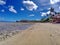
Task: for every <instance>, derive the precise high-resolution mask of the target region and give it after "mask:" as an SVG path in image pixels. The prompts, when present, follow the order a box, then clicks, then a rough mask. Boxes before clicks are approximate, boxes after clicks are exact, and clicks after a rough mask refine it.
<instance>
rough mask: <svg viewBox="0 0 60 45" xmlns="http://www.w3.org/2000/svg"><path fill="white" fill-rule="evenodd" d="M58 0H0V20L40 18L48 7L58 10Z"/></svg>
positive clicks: (59, 7)
mask: <svg viewBox="0 0 60 45" xmlns="http://www.w3.org/2000/svg"><path fill="white" fill-rule="evenodd" d="M59 4H60V0H0V21H16V20H40V19H41V18H42V17H45V16H46V14H49V13H50V11H49V9H50V7H54V9H55V11H57V12H59V11H60V5H59Z"/></svg>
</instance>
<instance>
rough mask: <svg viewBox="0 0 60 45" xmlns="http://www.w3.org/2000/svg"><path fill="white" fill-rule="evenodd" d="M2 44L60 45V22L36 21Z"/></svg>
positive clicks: (0, 43) (0, 44) (1, 43)
mask: <svg viewBox="0 0 60 45" xmlns="http://www.w3.org/2000/svg"><path fill="white" fill-rule="evenodd" d="M0 45H60V24H52V23H35V24H34V25H33V26H31V27H30V28H28V29H26V30H23V31H22V32H21V33H18V34H16V35H14V36H13V37H11V38H8V39H7V40H5V41H2V42H0Z"/></svg>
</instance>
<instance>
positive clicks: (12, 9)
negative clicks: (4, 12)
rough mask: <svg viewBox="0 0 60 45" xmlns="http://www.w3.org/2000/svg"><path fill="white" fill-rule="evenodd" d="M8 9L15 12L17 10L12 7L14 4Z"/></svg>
mask: <svg viewBox="0 0 60 45" xmlns="http://www.w3.org/2000/svg"><path fill="white" fill-rule="evenodd" d="M9 11H11V12H13V13H17V11H16V10H15V9H14V6H10V8H9Z"/></svg>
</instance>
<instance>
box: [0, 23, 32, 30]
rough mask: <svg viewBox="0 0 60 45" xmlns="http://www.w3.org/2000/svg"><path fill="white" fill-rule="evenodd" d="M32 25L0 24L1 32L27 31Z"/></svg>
mask: <svg viewBox="0 0 60 45" xmlns="http://www.w3.org/2000/svg"><path fill="white" fill-rule="evenodd" d="M31 25H32V24H31V23H14V22H0V31H4V30H25V29H27V28H29V27H30V26H31Z"/></svg>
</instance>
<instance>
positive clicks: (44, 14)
mask: <svg viewBox="0 0 60 45" xmlns="http://www.w3.org/2000/svg"><path fill="white" fill-rule="evenodd" d="M41 13H42V14H41V16H47V14H50V11H47V12H41Z"/></svg>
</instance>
